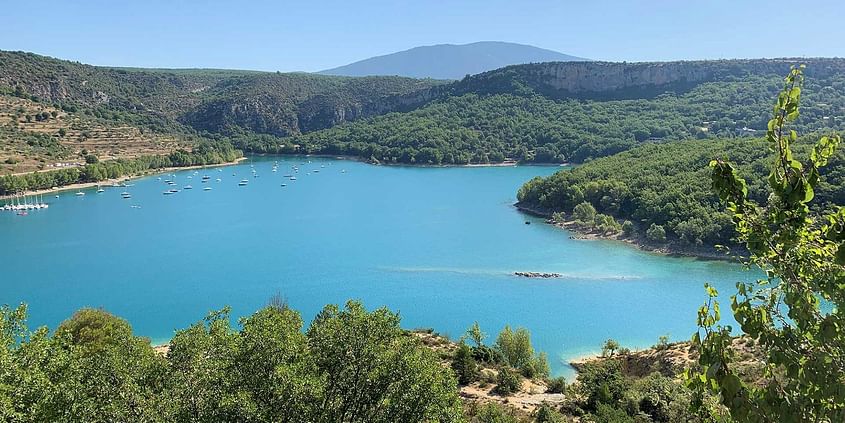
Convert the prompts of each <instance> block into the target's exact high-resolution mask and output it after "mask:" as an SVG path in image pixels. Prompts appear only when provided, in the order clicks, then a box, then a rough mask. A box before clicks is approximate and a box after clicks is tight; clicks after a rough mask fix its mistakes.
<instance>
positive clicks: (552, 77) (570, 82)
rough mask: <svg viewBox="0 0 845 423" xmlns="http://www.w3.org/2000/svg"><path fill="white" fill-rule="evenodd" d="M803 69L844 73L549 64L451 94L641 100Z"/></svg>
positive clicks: (768, 64)
mask: <svg viewBox="0 0 845 423" xmlns="http://www.w3.org/2000/svg"><path fill="white" fill-rule="evenodd" d="M794 64H806V65H807V72H806V74H807V76H808V77H809V78H821V77H826V76H829V75H831V74H833V73H845V59H805V58H784V59H756V60H712V61H678V62H643V63H614V62H550V63H534V64H528V65H517V66H509V67H505V68H502V69H497V70H495V71H491V72H485V73H481V74H478V75H473V76H471V77H468V78H465V79H464V80H463V81H460V82H458V83H456V85H455V87H454V90H455V92H472V91H486V92H491V89H500V90H505V89H513V88H514V87H520V86H521V87H523V88H529V89H532V90H534V91H536V92H539V93H541V94H544V95H547V96H550V97H555V98H563V97H578V98H597V99H609V98H642V97H646V96H649V95H657V94H661V93H663V92H665V91H668V90H686V89H690V88H692V87H694V86H696V85H698V84H701V83H704V82H711V81H718V80H722V79H725V78H728V77H741V76H746V75H777V76H783V75H785V74H786V73H787V72H788V71H789V67H790V66H791V65H794Z"/></svg>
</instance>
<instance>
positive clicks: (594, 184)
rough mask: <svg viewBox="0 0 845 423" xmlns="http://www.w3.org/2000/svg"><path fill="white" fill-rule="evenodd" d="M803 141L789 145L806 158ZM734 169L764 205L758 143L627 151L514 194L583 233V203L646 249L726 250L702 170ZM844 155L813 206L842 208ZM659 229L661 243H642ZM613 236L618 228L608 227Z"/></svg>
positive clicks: (764, 161) (728, 232)
mask: <svg viewBox="0 0 845 423" xmlns="http://www.w3.org/2000/svg"><path fill="white" fill-rule="evenodd" d="M809 147H810V144H809V140H808V139H807V140H804V142H802V143H801V144H798V145H796V151H797V152H800V153H806V152H807V151H808V150H809ZM717 157H718V158H723V159H729V160H731V161H732V162H734V163H735V164H736V165H737V167H738V169H739V172H740V174H741V175H742V176H744V177H746V179H748V180H749V181H750V183H749V187H748V191H749V195H750V196H751V197H752V198H754V199H757V200H759V201H763V200H765V196H766V195H767V194H766V192H767V191H766V175H767V174H768V168H769V165H770V163H771V161H772V158H773V155H772V153H771V152H770V151H769V149H768V148H767V147H766V145H765V144H764V143H763V141H762V140H760V139H756V138H755V139H743V140H724V139H723V140H689V141H679V142H672V143H662V144H647V145H643V146H640V147H637V148H634V149H632V150H629V151H626V152H623V153H620V154H617V155H614V156H612V157H605V158H602V159H598V160H594V161H592V162H590V163H587V164H584V165H581V166H578V167H576V168H574V169H571V170H562V171H559V172H557V173H555V174H554V175H551V176H549V177H547V178H539V177H538V178H534V179H532V180H531V181H528V182H526V183H525V185H523V186H522V187H521V188H520V189H519V192H518V194H517V198H518V200H519V203H520V206H522V207H525V208H530V209H535V210H538V211H543V212H545V213H547V214H548V215H550V216H551V215H552V214H554V213H555V212H563V213H564V214H565V216H566V217H565V219H567V220H579V219H580V220H582V222H581V223H582V224H583V226H585V227H586V229H593V228H594V226H593V225H594V222H593V221H584V220H589V218H588V217H585V216H584V215H583V213H581V214H579V213H577V212H576V208H577V207H579V205H580V209H581V210H584V209H585V207H584V203H587V204H589V205H590V206H591V207H592V208H593V209H594V212H593V214H595V213H599V214H605V215H609V216H612V217H614V218H616V219H619V220H629V221H631V222H632V223H633V224H634V225H635V226H636V227H637V231H636V232H632V233H630V234H629V235H630V236H639V238H640V239H639V240H640V241H642V242H645V243H651V244H653V245H657V246H662V245H665V244H666V243H669V244H674V245H675V246H676V247H680V248H681V249H682V248H685V247H695V246H708V247H709V246H712V245H715V244H722V245H727V244H730V241H731V239H732V237H733V234H734V230H733V223H732V222H731V219H730V215H729V214H728V212H727V211H725V210H724V208H723V207H722V206H720V204H719V201H718V198H717V196H716V195H715V194H714V193H713V191H712V189H711V187H710V180H709V178H708V175H709V172H710V169H709V167H708V163H709V162H710V161H711V160H713V159H714V158H717ZM843 165H845V154H843V153H841V152H840V153H839V154H837V155H836V156H835V157H834V159H833V160H832V162H831V164H830V167H829V169H828V170H827V172H826V173H825V175H824V178H823V180H822V182H821V185H820V187H819V189H818V190H817V191H816V201H817V202H818V203H819V204H821V206H822V207H829V206H831V205H838V204H845V166H843ZM653 225H654V227H659V229H660V230H662V231H664V232H665V236H664V237H660V236H657V235H656V232H654V231H655V229H652V233H653V234H655V235H653V236H651V237H648V236H647V232H648V230H649V229H650V228H652V227H653ZM607 229H608V230H607V232H610V233H615V232H620V231H621V229H622V228H621V227H620V228H616V229H615V230H613V228H607Z"/></svg>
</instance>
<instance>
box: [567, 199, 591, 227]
mask: <svg viewBox="0 0 845 423" xmlns="http://www.w3.org/2000/svg"><path fill="white" fill-rule="evenodd" d="M572 217H573V218H575V221H576V222H577V223H578V224H580V225H586V226H592V225H593V224H594V222H595V220H596V208H595V207H593V205H592V204H590V203H589V202H586V201H585V202H583V203H581V204H578V205H577V206H575V208H574V209H573V210H572Z"/></svg>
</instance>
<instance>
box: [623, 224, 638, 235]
mask: <svg viewBox="0 0 845 423" xmlns="http://www.w3.org/2000/svg"><path fill="white" fill-rule="evenodd" d="M635 230H636V228H635V227H634V224H633V223H631V221H630V220H626V221H624V222H622V235H624V236H631V235H633V234H634V231H635Z"/></svg>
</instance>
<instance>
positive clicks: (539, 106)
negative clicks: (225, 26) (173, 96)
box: [242, 60, 845, 164]
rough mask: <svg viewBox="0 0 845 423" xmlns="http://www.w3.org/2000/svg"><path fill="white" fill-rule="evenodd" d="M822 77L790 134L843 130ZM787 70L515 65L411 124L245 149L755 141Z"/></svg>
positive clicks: (511, 153)
mask: <svg viewBox="0 0 845 423" xmlns="http://www.w3.org/2000/svg"><path fill="white" fill-rule="evenodd" d="M818 66H819V68H820V69H817V72H816V76H817V77H816V78H815V79H810V80H809V82H808V86H807V96H806V99H805V101H806V104H807V105H806V106H805V108H804V113H803V114H802V116H801V119H800V120H799V121H798V122H797V124H796V126H797V128H798V129H799V130H801V131H813V130H820V129H827V128H840V129H841V128H843V127H845V118H843V110H845V71H843V70H845V60H826V61H820V62H819V63H818ZM783 67H787V68H788V65H787V64H786V61H756V62H755V61H736V62H732V61H725V62H688V63H687V62H681V63H669V64H666V65H665V67H664V66H661V65H660V64H634V65H622V64H602V63H558V64H556V63H549V64H537V65H522V66H512V67H508V68H504V69H500V70H497V71H493V72H488V73H485V74H481V75H476V76H471V77H468V78H466V79H464V80H462V81H459V82H456V83H454V84H452V85H449V86H446V87H442V88H441V91H442V93H441V94H440V95H439V96H438V97H437V99H436V100H433V101H432V102H430V103H428V104H426V105H425V106H422V107H420V108H418V109H416V110H413V111H410V112H407V113H389V114H386V115H383V116H377V117H373V118H370V119H366V120H364V121H359V122H354V123H351V124H346V125H341V126H337V127H334V128H331V129H328V130H324V131H316V132H312V133H309V134H306V135H302V136H297V137H293V138H292V139H291V140H273V139H270V138H264V139H261V140H253V141H252V142H251V143H245V144H244V145H242V147H243V148H245V149H248V150H254V151H262V152H293V151H301V152H308V153H325V154H348V155H354V156H360V157H364V158H369V159H371V160H373V161H379V162H388V163H390V162H397V163H417V164H465V163H489V162H501V161H504V160H508V159H510V160H519V161H528V162H552V163H559V162H576V163H580V162H586V161H589V160H590V159H593V158H597V157H604V156H609V155H612V154H615V153H618V152H620V151H625V150H627V149H630V148H632V147H634V146H636V145H639V144H642V143H648V142H658V141H669V140H682V139H689V138H707V139H710V138H726V137H753V136H757V135H759V134H760V133H762V132H763V131H764V130H765V127H766V122H767V112H766V111H767V110H768V109H769V107H770V106H769V105H770V98H771V97H772V96H773V95H775V94H776V92H777V91H778V89H779V88H780V83H781V76H780V75H781V74H782V73H783V72H781V70H782V69H781V68H783ZM560 72H562V73H560ZM568 72H573V73H574V74H575V75H578V72H581V73H583V74H584V75H582V76H581V77H580V78H574V77H572V76H571V75H570V73H568ZM614 76H615V77H614ZM648 78H653V79H652V80H651V83H649V79H648ZM693 78H698V79H697V80H696V79H693ZM626 81H627V85H626ZM658 81H660V82H662V83H657V82H658Z"/></svg>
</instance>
